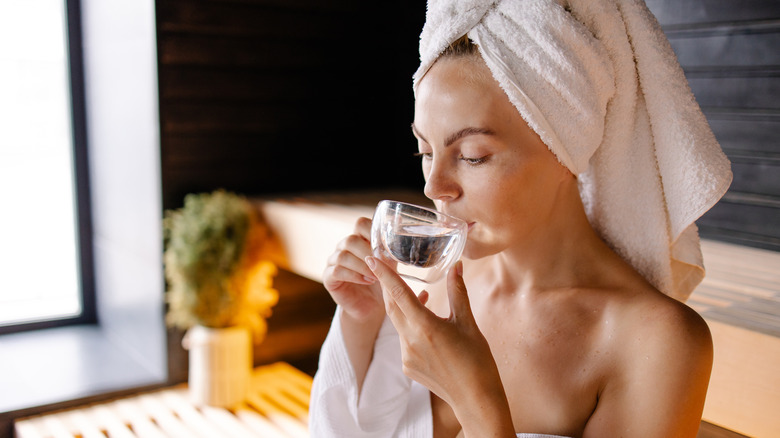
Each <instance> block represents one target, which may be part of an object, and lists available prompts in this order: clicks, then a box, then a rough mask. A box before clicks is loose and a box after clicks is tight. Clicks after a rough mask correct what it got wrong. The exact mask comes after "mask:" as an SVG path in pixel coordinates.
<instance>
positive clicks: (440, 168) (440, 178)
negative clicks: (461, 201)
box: [423, 158, 462, 201]
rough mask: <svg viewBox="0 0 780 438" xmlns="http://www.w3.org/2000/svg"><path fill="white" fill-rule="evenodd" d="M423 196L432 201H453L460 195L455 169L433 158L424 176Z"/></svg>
mask: <svg viewBox="0 0 780 438" xmlns="http://www.w3.org/2000/svg"><path fill="white" fill-rule="evenodd" d="M423 193H425V196H426V197H428V199H430V200H432V201H453V200H455V199H457V198H458V197H460V195H461V193H462V192H461V187H460V185H459V184H458V182H457V178H456V175H455V170H454V169H450V168H448V167H447V166H445V165H444V163H443V162H442V161H438V160H436V158H434V159H433V160H432V163H431V167H430V170H429V172H428V174H427V175H426V176H425V189H424V190H423Z"/></svg>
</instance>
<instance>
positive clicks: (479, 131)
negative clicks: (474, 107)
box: [412, 123, 496, 148]
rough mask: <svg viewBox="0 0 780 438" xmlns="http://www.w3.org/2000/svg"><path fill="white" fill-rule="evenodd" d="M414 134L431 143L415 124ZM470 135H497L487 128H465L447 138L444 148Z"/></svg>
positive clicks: (413, 127)
mask: <svg viewBox="0 0 780 438" xmlns="http://www.w3.org/2000/svg"><path fill="white" fill-rule="evenodd" d="M412 132H414V135H416V136H417V137H419V138H420V139H421V140H422V141H424V142H426V143H429V142H428V140H426V139H425V137H423V136H422V134H420V131H418V130H417V128H416V127H415V126H414V123H412ZM469 135H496V133H495V132H494V131H493V130H490V129H487V128H477V127H468V128H463V129H461V130H460V131H458V132H455V133H453V134H451V135H450V136H449V137H447V139H446V140H444V147H445V148H446V147H447V146H449V145H451V144H453V143H455V142H456V141H458V140H460V139H461V138H463V137H468V136H469Z"/></svg>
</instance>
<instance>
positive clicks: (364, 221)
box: [355, 217, 371, 242]
mask: <svg viewBox="0 0 780 438" xmlns="http://www.w3.org/2000/svg"><path fill="white" fill-rule="evenodd" d="M355 234H358V235H360V236H361V237H362V238H363V239H365V240H367V241H368V242H371V219H369V218H367V217H361V218H359V219H358V220H357V222H355Z"/></svg>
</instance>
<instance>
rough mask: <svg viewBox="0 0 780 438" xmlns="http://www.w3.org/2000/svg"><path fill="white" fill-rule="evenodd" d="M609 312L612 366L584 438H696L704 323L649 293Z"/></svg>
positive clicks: (703, 383)
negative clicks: (621, 436)
mask: <svg viewBox="0 0 780 438" xmlns="http://www.w3.org/2000/svg"><path fill="white" fill-rule="evenodd" d="M613 307H614V308H613V309H612V311H610V312H609V313H610V314H612V316H614V319H615V325H616V327H615V328H614V331H613V338H614V339H611V341H613V342H611V351H612V352H613V354H614V362H612V365H613V366H614V368H613V369H612V371H611V373H610V375H609V377H608V378H607V380H606V383H605V385H604V387H603V388H602V392H601V394H600V398H599V402H598V406H597V409H596V411H595V412H594V414H593V416H592V418H591V420H590V421H589V422H588V426H587V429H588V430H589V431H590V433H587V434H586V436H599V434H601V436H603V435H604V434H607V435H612V434H614V433H615V432H621V433H628V431H634V433H628V435H630V436H670V437H672V436H674V437H678V436H679V437H683V436H690V437H694V436H696V431H697V430H698V427H699V422H700V420H701V413H702V410H703V407H704V399H705V396H706V393H707V386H708V384H709V377H710V371H711V368H712V337H711V335H710V331H709V328H708V327H707V323H706V322H705V321H704V319H703V318H702V317H701V316H699V315H698V314H697V313H696V312H695V311H694V310H693V309H691V308H690V307H688V306H687V305H685V304H683V303H681V302H679V301H676V300H674V299H672V298H669V297H667V296H665V295H663V294H661V293H660V292H658V291H657V290H655V289H652V288H651V287H648V288H647V290H638V291H635V292H632V293H630V294H627V299H624V300H618V301H617V302H616V303H614V306H613ZM638 412H642V413H643V414H642V415H636V414H637V413H638ZM636 431H642V432H641V433H636Z"/></svg>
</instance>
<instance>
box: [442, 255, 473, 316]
mask: <svg viewBox="0 0 780 438" xmlns="http://www.w3.org/2000/svg"><path fill="white" fill-rule="evenodd" d="M447 298H449V302H450V318H454V319H456V320H457V319H464V318H467V319H468V320H473V319H474V315H473V314H472V313H471V304H470V303H469V294H468V291H467V290H466V284H465V283H464V282H463V262H462V261H460V260H458V263H456V264H455V266H454V267H453V268H452V269H450V271H449V272H448V273H447Z"/></svg>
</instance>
